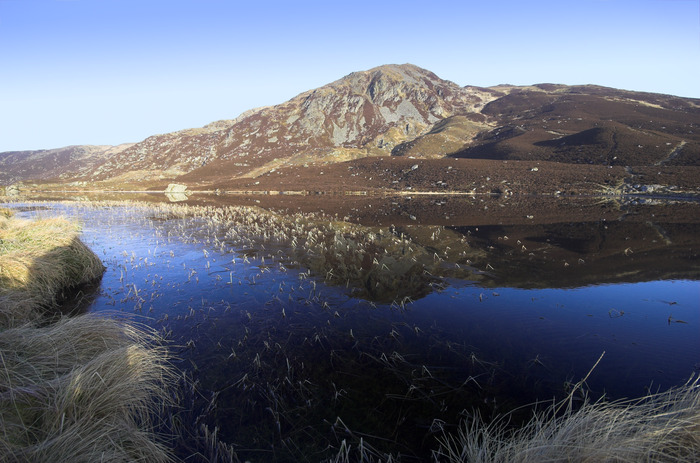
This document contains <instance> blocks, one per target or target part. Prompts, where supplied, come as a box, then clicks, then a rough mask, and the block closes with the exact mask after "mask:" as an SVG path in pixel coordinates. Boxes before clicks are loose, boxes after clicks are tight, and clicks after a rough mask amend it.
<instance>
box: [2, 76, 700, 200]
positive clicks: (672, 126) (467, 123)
mask: <svg viewBox="0 0 700 463" xmlns="http://www.w3.org/2000/svg"><path fill="white" fill-rule="evenodd" d="M699 125H700V100H697V99H689V98H681V97H675V96H672V95H662V94H653V93H644V92H633V91H628V90H619V89H612V88H608V87H601V86H596V85H576V86H567V85H562V84H547V83H543V84H534V85H529V86H511V85H499V86H495V87H489V88H484V87H476V86H465V87H461V86H459V85H457V84H455V83H454V82H451V81H448V80H444V79H441V78H440V77H438V76H437V75H435V74H434V73H432V72H431V71H428V70H426V69H423V68H420V67H418V66H415V65H412V64H402V65H397V64H389V65H383V66H378V67H375V68H372V69H369V70H366V71H357V72H353V73H350V74H348V75H346V76H344V77H342V78H340V79H338V80H336V81H333V82H331V83H329V84H326V85H324V86H321V87H319V88H316V89H311V90H308V91H306V92H303V93H301V94H299V95H297V96H295V97H293V98H291V99H290V100H288V101H286V102H283V103H281V104H278V105H274V106H267V107H261V108H256V109H251V110H249V111H246V112H244V113H242V114H240V115H239V116H238V117H236V118H234V119H227V120H221V121H215V122H212V123H210V124H207V125H205V126H203V127H200V128H192V129H184V130H180V131H176V132H171V133H166V134H158V135H153V136H151V137H148V138H146V139H145V140H143V141H141V142H138V143H133V144H125V145H120V147H119V148H107V147H102V148H80V147H66V148H64V149H60V150H41V151H40V152H22V153H24V154H22V155H20V154H18V152H11V153H0V183H12V182H16V181H29V180H38V181H50V180H53V181H56V182H59V183H68V182H73V183H75V182H80V183H92V184H95V183H97V184H100V183H101V184H109V185H112V186H115V185H116V186H118V185H120V184H130V185H134V184H143V185H146V186H147V185H155V184H162V183H163V182H166V181H177V180H180V181H186V182H188V183H191V184H196V185H199V186H200V187H204V186H206V185H211V184H214V183H216V184H218V185H224V184H225V183H226V181H230V182H231V183H232V184H235V183H236V182H239V181H240V180H242V179H253V178H258V177H260V176H261V175H269V174H270V173H271V172H280V171H284V170H285V169H290V168H297V167H303V166H306V167H309V166H323V165H332V164H337V163H341V162H352V161H353V160H357V159H361V158H367V157H387V156H392V157H406V158H413V159H426V160H429V159H440V158H454V159H457V158H459V159H482V160H493V161H508V160H510V161H551V162H560V163H565V164H567V163H568V164H595V165H608V166H614V165H621V166H635V165H641V166H650V165H651V166H653V165H666V166H698V165H700V155H699V154H698V153H700V130H698V129H697V127H698V126H699ZM694 129H695V130H694ZM69 148H70V149H69ZM58 152H61V154H59V153H58ZM38 160H41V163H40V164H41V166H39V162H38ZM387 162H388V161H387ZM42 166H43V167H42Z"/></svg>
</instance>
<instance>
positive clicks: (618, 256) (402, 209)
mask: <svg viewBox="0 0 700 463" xmlns="http://www.w3.org/2000/svg"><path fill="white" fill-rule="evenodd" d="M222 201H226V202H227V203H228V204H222ZM187 203H188V204H196V205H197V206H177V205H176V206H164V205H147V204H137V205H133V204H132V205H129V204H127V205H123V204H112V203H85V204H81V203H51V204H48V205H47V204H42V208H43V209H47V208H48V210H49V211H50V212H47V211H46V210H42V211H40V212H37V211H36V205H32V204H25V205H22V204H15V205H13V207H15V208H17V209H18V210H20V211H22V212H21V214H24V215H31V214H35V213H39V214H43V215H46V214H48V213H52V214H53V213H55V214H59V213H60V214H64V215H71V216H76V217H78V218H80V219H81V220H82V221H83V223H84V224H85V226H84V241H85V242H86V243H87V244H88V245H90V246H91V247H92V248H93V249H94V250H95V251H96V252H97V253H98V255H100V256H103V259H104V261H105V264H106V265H107V266H108V270H107V272H106V274H105V276H104V278H103V281H102V285H101V288H100V290H99V295H98V296H97V297H96V300H95V301H94V303H93V305H92V308H91V310H93V311H105V312H107V311H109V313H113V312H114V311H115V310H116V311H121V312H124V313H128V314H136V316H137V317H138V320H140V321H145V322H146V323H148V324H151V325H152V326H154V327H155V328H157V329H160V330H162V331H163V332H164V333H166V334H167V335H168V336H169V337H170V339H171V340H172V341H173V348H174V349H176V350H177V351H178V352H177V354H178V357H179V358H180V359H182V360H181V361H180V363H179V364H178V366H179V367H180V368H182V369H183V370H186V371H188V372H189V373H188V374H189V375H191V377H192V379H193V380H195V381H196V382H197V385H198V386H197V387H198V389H197V393H196V394H194V395H193V396H192V397H188V399H187V400H190V401H191V403H190V405H191V407H192V408H191V411H188V413H191V414H192V416H191V420H192V421H193V422H194V421H196V422H202V423H206V424H207V425H208V426H210V428H212V429H213V428H214V427H215V426H216V427H218V428H219V430H220V438H221V439H222V440H224V441H226V442H229V443H233V444H235V445H236V446H237V448H239V449H251V450H241V451H240V452H239V457H241V458H248V457H250V458H252V457H253V456H256V455H258V456H259V455H260V454H259V453H256V452H261V451H263V450H261V449H267V450H265V452H268V451H269V449H270V448H274V449H275V451H274V458H272V459H274V460H277V461H285V460H289V461H292V460H299V459H303V458H306V457H307V456H308V455H309V454H311V453H313V454H317V455H321V454H322V453H323V451H324V449H325V450H327V449H328V448H331V449H333V448H335V449H337V448H338V446H339V444H340V441H341V440H342V439H349V438H350V437H351V436H364V437H365V438H366V439H367V441H368V442H370V443H371V444H372V445H373V446H374V447H375V448H376V449H379V450H381V451H386V452H399V451H400V452H401V453H402V454H407V455H414V456H417V457H425V456H426V455H429V450H430V449H431V448H434V445H433V444H434V436H437V435H439V433H441V432H442V430H443V429H444V430H449V429H454V427H455V426H456V425H457V424H458V423H459V422H460V420H462V419H464V418H465V417H466V416H468V415H469V414H470V413H473V412H474V410H479V411H480V413H482V415H483V416H486V417H488V416H493V415H495V414H499V413H505V412H508V411H510V410H512V409H514V408H516V407H519V406H522V405H525V404H529V403H532V402H533V401H535V400H549V399H551V398H553V397H559V398H561V397H563V396H565V395H566V393H567V391H568V389H567V388H568V387H570V386H571V385H572V384H573V383H576V382H577V381H579V380H581V379H582V378H583V377H584V376H585V375H586V374H587V373H588V371H589V370H590V368H591V367H592V366H593V364H594V363H595V362H596V360H597V359H598V358H599V357H600V356H601V354H602V353H603V352H605V356H604V357H603V359H602V360H601V362H600V363H599V364H598V366H597V367H596V369H595V371H593V372H592V374H591V376H590V377H589V379H588V381H587V382H586V387H587V388H588V391H589V392H590V394H592V395H593V396H595V397H598V396H600V395H602V394H607V396H608V397H610V398H621V397H638V396H641V395H643V394H645V393H646V392H647V391H648V390H650V389H651V390H656V389H657V388H659V389H666V388H669V387H671V386H674V385H678V384H680V383H683V382H684V381H685V380H687V379H688V378H689V377H690V375H691V374H692V373H693V371H694V369H697V368H698V363H700V330H699V329H698V327H699V326H700V282H699V280H700V278H699V276H700V264H699V262H698V252H700V213H699V212H700V205H698V204H697V203H692V202H691V203H687V202H686V203H682V202H681V203H664V204H631V203H621V202H616V201H612V200H609V199H604V200H601V199H585V200H584V199H571V200H568V199H567V200H563V199H556V198H530V199H528V198H428V199H419V198H407V197H401V198H344V197H335V196H333V197H304V198H287V197H265V196H259V197H254V198H248V197H246V198H243V197H240V198H221V197H213V196H212V197H208V196H201V195H193V196H192V197H190V198H188V200H187ZM235 203H237V204H235ZM262 206H264V207H262ZM177 346H180V347H177ZM523 413H524V412H523ZM302 449H304V450H302ZM304 452H309V453H304ZM331 453H332V452H331ZM266 455H267V454H266Z"/></svg>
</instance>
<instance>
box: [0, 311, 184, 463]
mask: <svg viewBox="0 0 700 463" xmlns="http://www.w3.org/2000/svg"><path fill="white" fill-rule="evenodd" d="M0 355H1V357H0V361H1V362H2V364H1V365H0V421H1V422H2V432H1V433H0V455H1V456H2V460H3V461H28V462H29V461H32V462H33V461H71V462H92V461H105V462H122V461H123V462H126V461H144V462H145V461H148V462H165V461H169V457H168V452H167V450H166V447H165V445H164V443H163V442H159V440H158V439H156V438H155V435H154V433H153V424H154V423H153V420H154V417H157V416H158V415H159V411H160V408H161V407H162V406H163V405H165V404H167V403H168V402H169V400H170V396H169V391H168V389H167V388H165V387H164V384H168V383H170V382H171V381H172V373H171V371H170V369H169V367H168V366H167V365H166V362H167V358H168V355H167V351H166V350H165V348H164V347H162V346H161V345H159V344H158V342H157V338H156V336H155V335H154V334H153V333H152V332H150V331H147V330H145V329H144V328H140V327H135V326H133V325H127V324H125V323H124V322H122V321H119V320H116V319H109V318H103V317H98V316H92V315H82V316H77V317H73V318H68V317H65V318H63V319H62V320H61V321H59V322H57V323H55V324H52V325H49V326H47V327H42V328H37V327H35V326H31V325H26V326H21V327H14V328H10V329H6V330H3V331H1V332H0Z"/></svg>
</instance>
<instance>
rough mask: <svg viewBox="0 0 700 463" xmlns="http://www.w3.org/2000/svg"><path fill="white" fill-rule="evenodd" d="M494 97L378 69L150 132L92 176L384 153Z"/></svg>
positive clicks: (400, 69)
mask: <svg viewBox="0 0 700 463" xmlns="http://www.w3.org/2000/svg"><path fill="white" fill-rule="evenodd" d="M495 96H496V93H495V92H489V91H487V90H483V89H476V88H462V87H460V86H458V85H456V84H454V83H452V82H449V81H446V80H443V79H440V78H439V77H437V76H436V75H435V74H433V73H432V72H429V71H427V70H425V69H421V68H419V67H417V66H413V65H410V64H405V65H387V66H380V67H377V68H374V69H370V70H369V71H362V72H354V73H352V74H349V75H348V76H346V77H343V78H342V79H339V80H337V81H335V82H332V83H330V84H328V85H326V86H323V87H321V88H318V89H315V90H310V91H308V92H305V93H302V94H300V95H298V96H296V97H295V98H292V99H291V100H289V101H287V102H285V103H282V104H280V105H277V106H273V107H266V108H260V109H257V110H253V111H250V112H248V113H244V114H242V115H241V116H239V117H238V118H237V119H234V120H230V121H220V122H217V123H215V124H211V125H209V126H206V127H203V128H201V129H195V130H186V131H181V132H175V133H172V134H165V135H156V136H153V137H150V138H148V139H146V140H144V141H143V142H141V143H138V144H136V145H134V146H133V147H131V148H129V149H127V150H125V151H124V152H122V153H121V154H120V155H119V156H116V157H114V158H113V159H111V160H109V161H107V162H105V163H104V164H103V165H102V166H100V167H99V168H98V169H96V171H95V172H94V173H93V174H92V176H93V178H95V179H98V180H99V179H107V178H110V177H115V176H117V175H119V173H120V172H122V171H123V170H124V169H132V170H138V171H146V172H152V173H153V174H158V175H160V176H161V177H163V178H168V177H170V178H172V177H174V176H176V175H180V174H185V173H190V172H193V171H196V175H193V177H194V176H196V177H197V178H206V177H213V176H219V175H221V174H222V172H225V173H226V175H228V176H231V177H241V176H256V175H259V174H260V173H263V172H270V171H274V169H277V168H279V167H282V166H289V165H304V164H314V163H328V162H338V161H344V160H347V159H354V158H358V157H365V156H372V155H388V154H390V153H391V150H392V149H393V148H394V147H395V146H396V145H397V144H399V143H402V142H404V141H407V140H412V139H414V138H415V137H417V136H419V135H422V134H424V133H426V132H427V131H428V130H430V128H431V127H432V125H433V124H434V123H436V122H438V121H441V120H443V119H444V118H446V117H450V116H452V115H454V114H464V113H474V112H475V111H478V110H479V109H480V108H482V107H483V106H484V105H485V104H486V103H488V102H489V101H490V100H491V99H493V98H495Z"/></svg>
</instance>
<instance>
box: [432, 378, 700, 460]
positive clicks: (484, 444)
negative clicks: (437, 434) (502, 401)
mask: <svg viewBox="0 0 700 463" xmlns="http://www.w3.org/2000/svg"><path fill="white" fill-rule="evenodd" d="M562 409H563V413H562ZM435 459H436V461H441V462H449V463H453V462H474V463H478V462H493V463H498V462H520V463H527V462H555V461H556V462H559V461H568V462H638V461H646V462H697V461H699V460H700V383H699V380H698V378H695V379H693V380H691V381H689V382H688V383H686V384H685V385H684V386H682V387H680V388H676V389H671V390H669V391H666V392H660V393H656V394H651V395H649V396H646V397H643V398H641V399H637V400H625V401H614V402H606V401H602V400H601V401H596V402H591V401H588V400H586V401H584V403H583V405H581V406H580V407H579V408H577V409H574V408H573V407H572V406H571V401H570V400H568V399H566V400H564V401H563V402H559V403H553V404H552V405H550V406H549V407H546V408H545V409H544V410H541V411H538V412H535V413H534V414H533V416H532V418H531V420H530V421H529V422H527V423H526V424H525V425H524V426H522V427H520V428H517V429H512V427H511V426H509V416H508V415H506V416H503V417H502V418H500V419H497V420H496V421H494V422H491V423H486V422H484V421H483V420H482V419H481V418H480V416H479V415H476V416H474V417H473V418H472V419H471V420H468V421H465V422H464V423H463V424H462V426H461V427H460V429H459V430H458V431H457V433H455V434H452V435H446V436H444V437H443V438H442V439H441V440H440V448H439V450H438V451H437V452H436V453H435Z"/></svg>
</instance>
